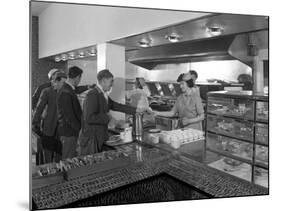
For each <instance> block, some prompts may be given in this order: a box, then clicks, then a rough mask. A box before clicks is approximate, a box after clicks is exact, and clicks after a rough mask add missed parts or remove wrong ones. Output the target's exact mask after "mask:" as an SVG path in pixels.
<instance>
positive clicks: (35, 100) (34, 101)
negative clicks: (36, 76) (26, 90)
mask: <svg viewBox="0 0 281 211" xmlns="http://www.w3.org/2000/svg"><path fill="white" fill-rule="evenodd" d="M58 71H59V69H56V68H53V69H51V70H50V71H49V73H48V79H49V82H47V83H44V84H41V85H40V86H39V87H38V88H37V89H36V90H35V92H34V94H33V96H32V110H34V109H35V107H36V105H37V103H38V100H39V97H40V95H41V92H42V91H43V89H45V88H48V87H50V86H51V81H52V79H53V78H52V76H53V75H54V74H55V73H56V72H58Z"/></svg>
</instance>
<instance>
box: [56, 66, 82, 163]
mask: <svg viewBox="0 0 281 211" xmlns="http://www.w3.org/2000/svg"><path fill="white" fill-rule="evenodd" d="M82 73H83V71H82V70H81V69H80V68H79V67H76V66H74V67H71V68H69V71H68V78H67V80H66V81H65V83H64V85H63V86H62V88H61V89H60V90H59V92H58V96H57V108H58V121H59V126H58V131H59V136H60V140H61V143H62V159H66V158H72V157H75V156H76V146H77V138H78V135H79V131H80V129H81V115H82V110H81V106H80V103H79V101H78V98H77V96H76V93H75V87H77V86H78V84H79V83H80V80H81V76H82Z"/></svg>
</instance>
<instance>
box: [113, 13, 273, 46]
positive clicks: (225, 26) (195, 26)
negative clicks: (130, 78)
mask: <svg viewBox="0 0 281 211" xmlns="http://www.w3.org/2000/svg"><path fill="white" fill-rule="evenodd" d="M212 26H217V27H220V28H222V33H221V34H220V35H219V36H225V35H231V34H240V33H248V32H254V31H259V30H266V29H268V27H269V24H268V18H267V17H265V16H251V15H235V14H212V15H208V16H205V17H201V18H198V19H196V20H191V21H186V22H184V23H180V24H175V25H173V26H171V27H165V28H162V29H158V30H153V31H150V32H147V33H142V34H138V35H135V36H130V37H126V38H122V39H118V40H114V41H111V43H114V44H118V45H122V46H125V47H126V50H127V51H128V50H129V51H130V50H135V49H141V48H142V47H141V46H140V44H139V41H140V40H142V39H143V38H148V39H149V40H150V41H151V45H150V46H149V47H155V46H161V45H166V44H171V42H170V41H169V40H168V39H167V38H166V36H167V35H169V34H171V33H176V34H177V35H179V36H180V40H179V41H178V42H187V41H194V40H200V39H206V38H212V37H214V35H212V34H211V33H209V32H208V31H207V28H208V27H212Z"/></svg>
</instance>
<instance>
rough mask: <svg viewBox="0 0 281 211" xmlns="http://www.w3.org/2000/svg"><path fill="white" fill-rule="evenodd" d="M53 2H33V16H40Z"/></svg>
mask: <svg viewBox="0 0 281 211" xmlns="http://www.w3.org/2000/svg"><path fill="white" fill-rule="evenodd" d="M50 5H51V3H45V2H34V1H32V2H31V14H32V16H39V15H40V14H41V13H42V12H43V11H44V10H45V9H46V8H47V7H49V6H50Z"/></svg>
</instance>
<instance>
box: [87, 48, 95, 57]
mask: <svg viewBox="0 0 281 211" xmlns="http://www.w3.org/2000/svg"><path fill="white" fill-rule="evenodd" d="M88 54H89V55H90V56H95V55H97V50H96V49H95V48H92V49H91V50H89V52H88Z"/></svg>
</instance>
